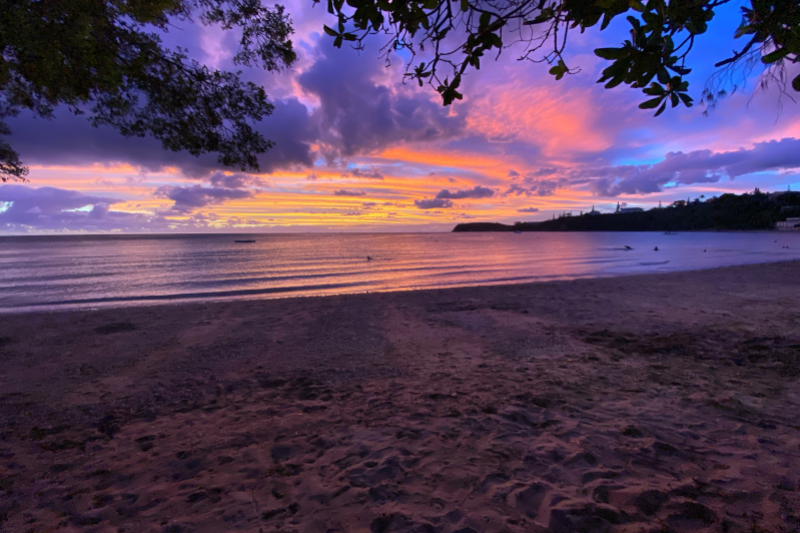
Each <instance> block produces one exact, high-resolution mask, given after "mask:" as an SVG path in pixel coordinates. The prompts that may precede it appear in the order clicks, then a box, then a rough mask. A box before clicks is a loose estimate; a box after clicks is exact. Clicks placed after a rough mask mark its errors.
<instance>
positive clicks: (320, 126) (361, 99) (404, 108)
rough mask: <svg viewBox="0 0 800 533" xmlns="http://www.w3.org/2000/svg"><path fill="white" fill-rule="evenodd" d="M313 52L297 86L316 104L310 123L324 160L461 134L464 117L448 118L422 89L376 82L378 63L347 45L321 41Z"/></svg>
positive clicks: (380, 68)
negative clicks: (321, 145)
mask: <svg viewBox="0 0 800 533" xmlns="http://www.w3.org/2000/svg"><path fill="white" fill-rule="evenodd" d="M315 51H316V52H317V60H316V61H315V63H314V64H313V65H312V66H311V67H310V68H309V69H307V70H305V71H304V72H303V73H302V74H300V75H299V76H298V77H297V82H298V84H299V86H300V87H301V88H302V89H303V90H304V91H306V92H307V93H309V94H311V95H313V96H315V97H316V98H317V99H318V100H319V102H320V106H319V107H318V108H317V109H316V110H315V111H314V113H313V115H312V117H311V119H312V121H313V122H314V126H315V128H316V130H315V131H316V133H317V134H318V136H319V142H320V143H321V144H323V145H324V146H323V148H322V151H323V154H324V155H325V157H326V158H327V159H329V160H333V159H337V158H340V157H349V156H354V155H358V154H366V153H371V152H375V151H377V150H381V149H383V148H386V147H387V146H390V145H394V144H397V143H402V142H414V141H425V142H431V141H435V140H439V139H446V138H449V137H453V136H455V135H458V134H460V133H461V132H463V131H464V130H465V128H466V121H465V116H464V114H463V113H462V114H453V113H452V112H451V110H450V109H449V108H445V107H443V106H441V105H440V104H438V103H436V102H435V101H434V100H433V99H432V98H431V96H430V93H428V92H426V91H425V90H424V89H420V90H415V89H413V88H409V87H402V86H400V87H397V88H394V89H393V88H390V87H387V86H384V85H381V84H379V83H376V82H375V80H376V79H379V78H380V77H382V76H383V75H384V74H385V73H384V71H383V68H384V67H383V64H382V63H381V62H380V61H375V60H370V59H369V58H365V57H363V56H361V55H359V54H358V52H357V51H354V50H349V49H347V47H343V48H342V49H334V48H333V47H332V46H331V44H330V41H329V40H324V39H323V40H322V41H321V42H320V44H319V45H318V46H317V48H316V50H315Z"/></svg>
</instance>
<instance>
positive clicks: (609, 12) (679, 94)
mask: <svg viewBox="0 0 800 533" xmlns="http://www.w3.org/2000/svg"><path fill="white" fill-rule="evenodd" d="M317 1H319V0H317ZM730 1H731V0H647V1H642V0H394V1H390V0H327V3H328V5H327V8H328V11H329V12H330V13H331V14H333V15H335V16H336V17H337V21H338V24H337V25H336V27H335V28H330V27H327V26H326V27H325V32H326V33H327V34H328V35H330V36H331V37H333V39H334V45H335V46H337V47H340V46H342V45H343V44H344V43H345V42H351V43H353V45H354V46H355V47H356V48H363V46H364V43H365V41H366V39H367V38H368V37H369V36H371V35H374V34H388V35H389V36H390V41H389V44H388V45H386V46H385V47H384V48H383V49H382V50H383V52H384V53H385V54H386V55H387V58H388V54H390V53H391V52H392V51H399V50H405V51H407V52H410V54H411V55H412V56H413V58H414V59H413V60H412V62H411V63H410V64H409V67H408V71H407V72H406V76H407V77H409V78H411V79H414V80H416V81H417V82H419V84H420V86H422V85H423V84H424V83H429V84H431V85H433V87H435V88H436V90H437V91H438V92H439V93H440V94H441V97H442V101H443V103H444V104H445V105H449V104H451V103H452V102H453V101H455V100H457V99H461V98H462V97H463V95H462V94H461V93H460V92H459V87H460V85H461V81H462V77H463V75H464V74H465V73H466V72H468V71H469V70H470V69H479V68H480V65H481V61H482V60H483V58H484V56H485V55H487V54H490V53H492V54H496V55H499V54H500V52H501V51H502V50H503V49H504V48H506V47H507V46H509V45H511V44H515V43H518V42H522V44H523V53H522V55H521V57H520V59H528V60H531V61H536V62H545V63H548V64H550V65H551V68H550V74H552V75H553V76H555V77H556V79H561V78H563V77H564V76H565V75H566V74H569V73H572V72H574V71H575V70H576V69H575V68H574V67H573V66H570V65H568V64H567V61H566V59H565V57H564V51H565V49H566V47H567V43H568V40H569V35H570V34H571V33H573V32H575V31H579V32H584V31H585V30H587V29H588V28H594V27H599V28H600V30H604V29H606V28H607V27H608V25H609V24H610V23H611V21H612V20H614V19H615V18H617V17H620V16H626V18H627V23H628V24H629V25H630V38H629V39H627V40H625V41H624V42H623V43H622V44H621V45H620V46H618V47H612V48H598V49H597V50H595V54H596V55H598V56H599V57H601V58H602V59H605V60H606V61H608V62H609V63H610V64H609V65H608V66H607V67H606V68H605V70H603V73H602V77H601V78H600V79H599V80H598V82H599V83H604V84H605V87H606V88H613V87H616V86H618V85H621V84H625V85H628V86H630V87H631V88H634V89H638V90H641V91H642V93H643V94H644V95H645V96H646V97H647V99H646V100H645V101H644V102H642V103H641V104H640V106H639V107H640V108H642V109H655V110H656V112H655V114H656V116H658V115H660V114H661V113H663V112H664V111H665V110H666V109H667V107H668V106H671V107H676V106H678V105H681V104H683V105H685V106H688V107H690V106H692V104H693V99H692V97H691V96H689V94H688V89H689V84H688V82H687V81H686V80H685V79H684V77H685V76H686V75H687V74H688V73H689V72H690V71H691V69H690V68H689V67H688V66H687V64H686V59H687V55H688V54H689V52H690V51H691V50H692V48H693V47H694V46H695V41H696V40H697V39H698V38H699V37H700V36H702V35H703V34H704V33H706V31H707V30H708V27H709V24H710V23H711V22H712V20H713V18H714V14H715V11H716V10H717V9H718V8H719V7H720V6H722V5H724V4H727V3H729V2H730ZM731 32H733V33H734V34H735V36H736V37H737V38H739V39H742V42H743V44H742V46H741V48H740V49H739V50H738V51H736V52H734V53H733V55H732V56H731V57H729V58H726V59H724V60H722V61H720V62H718V63H717V64H716V66H717V67H722V68H725V69H727V70H730V69H731V68H734V67H735V66H736V65H741V64H748V63H749V64H752V63H753V62H754V60H756V59H757V58H760V60H761V62H762V64H763V65H764V66H765V68H766V69H767V71H768V73H769V74H770V75H772V76H773V77H774V78H776V79H778V80H785V79H786V65H787V64H789V63H796V62H798V57H800V56H799V54H800V5H798V2H797V0H751V4H750V6H749V7H743V8H742V21H741V24H740V25H739V27H738V28H731ZM422 59H425V61H423V60H422ZM792 87H793V88H794V90H796V91H800V75H798V76H797V77H795V78H794V80H793V81H792ZM722 94H724V88H721V89H716V90H715V88H714V86H713V85H712V86H711V87H710V88H707V89H706V90H705V91H704V93H703V96H704V98H706V99H708V100H709V101H712V100H714V99H715V98H716V97H718V96H720V95H722Z"/></svg>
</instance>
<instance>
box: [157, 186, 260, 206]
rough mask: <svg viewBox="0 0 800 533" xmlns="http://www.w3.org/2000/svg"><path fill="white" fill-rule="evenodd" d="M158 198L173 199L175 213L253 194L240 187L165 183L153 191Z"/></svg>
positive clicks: (248, 196)
mask: <svg viewBox="0 0 800 533" xmlns="http://www.w3.org/2000/svg"><path fill="white" fill-rule="evenodd" d="M154 194H155V196H157V197H159V198H167V199H169V200H173V201H174V202H175V203H174V204H173V205H172V208H171V209H172V211H174V212H176V213H190V212H192V211H194V210H195V209H198V208H201V207H205V206H207V205H214V204H221V203H224V202H227V201H228V200H241V199H242V198H250V197H251V196H253V193H252V192H251V191H246V190H242V189H226V188H223V187H202V186H200V185H192V186H191V187H173V186H169V185H165V186H163V187H159V188H157V189H156V190H155V192H154Z"/></svg>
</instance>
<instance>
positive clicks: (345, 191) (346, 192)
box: [333, 189, 367, 196]
mask: <svg viewBox="0 0 800 533" xmlns="http://www.w3.org/2000/svg"><path fill="white" fill-rule="evenodd" d="M366 194H367V193H366V192H364V191H353V190H350V189H339V190H338V191H334V193H333V195H334V196H364V195H366Z"/></svg>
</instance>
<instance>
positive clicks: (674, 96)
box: [670, 93, 680, 107]
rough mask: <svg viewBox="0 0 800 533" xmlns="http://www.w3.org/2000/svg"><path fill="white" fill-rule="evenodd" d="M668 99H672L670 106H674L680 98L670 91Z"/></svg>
mask: <svg viewBox="0 0 800 533" xmlns="http://www.w3.org/2000/svg"><path fill="white" fill-rule="evenodd" d="M670 99H671V100H672V107H676V106H677V105H678V103H680V99H679V98H678V95H677V94H675V93H672V94H671V95H670Z"/></svg>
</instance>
